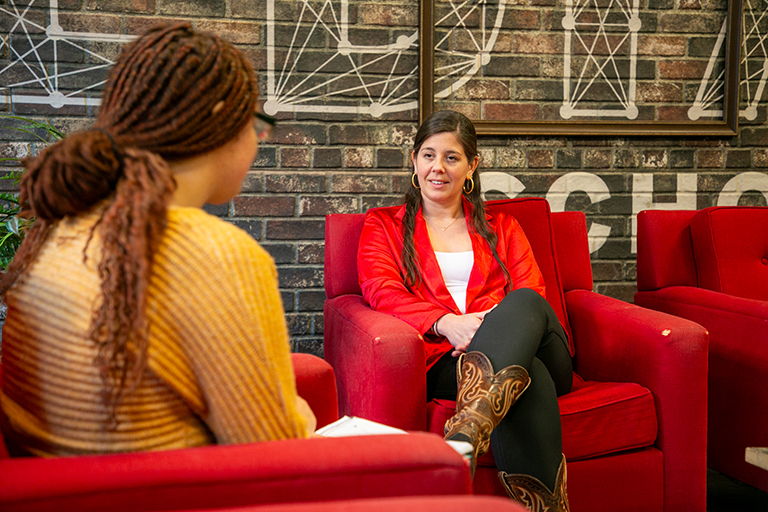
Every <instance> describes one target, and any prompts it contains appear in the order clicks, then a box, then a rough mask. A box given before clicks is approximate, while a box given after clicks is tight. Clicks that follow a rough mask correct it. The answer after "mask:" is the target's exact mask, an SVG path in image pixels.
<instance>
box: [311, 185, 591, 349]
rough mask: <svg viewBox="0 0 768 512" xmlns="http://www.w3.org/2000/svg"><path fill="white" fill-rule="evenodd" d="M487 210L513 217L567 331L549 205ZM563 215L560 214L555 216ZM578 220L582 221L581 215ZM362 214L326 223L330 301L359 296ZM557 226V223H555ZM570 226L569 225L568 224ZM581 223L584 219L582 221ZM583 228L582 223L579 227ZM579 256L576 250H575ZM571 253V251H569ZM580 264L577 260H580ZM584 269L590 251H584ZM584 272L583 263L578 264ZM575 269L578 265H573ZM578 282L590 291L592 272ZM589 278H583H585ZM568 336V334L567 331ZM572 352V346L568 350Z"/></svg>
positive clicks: (529, 202) (516, 202)
mask: <svg viewBox="0 0 768 512" xmlns="http://www.w3.org/2000/svg"><path fill="white" fill-rule="evenodd" d="M487 208H488V210H489V211H490V212H494V211H505V212H507V213H509V214H511V215H512V216H514V217H515V218H516V219H517V221H518V222H519V223H520V225H521V226H522V228H523V231H525V234H526V236H527V237H528V240H529V242H530V243H531V247H532V248H533V253H534V256H535V257H536V262H537V263H538V264H539V267H540V268H541V272H542V274H543V275H544V281H545V283H546V286H547V300H548V302H549V303H550V305H551V306H552V308H553V309H554V310H555V312H556V313H557V316H558V318H560V321H561V322H562V324H563V325H564V326H565V328H566V330H568V329H569V324H568V314H567V311H566V308H565V299H564V296H563V290H564V287H563V281H562V279H561V277H560V271H559V269H558V260H557V249H556V246H555V229H554V226H553V223H554V221H553V216H552V215H551V214H550V210H549V203H548V202H547V201H546V199H543V198H540V197H530V198H520V199H504V200H499V201H489V202H488V203H487ZM555 215H562V214H555ZM575 215H576V217H572V216H571V217H568V216H565V217H563V218H562V222H563V223H564V225H570V224H572V223H573V222H576V223H578V222H579V221H578V218H577V217H578V214H575ZM580 215H581V217H580V218H581V219H583V214H580ZM364 219H365V214H361V213H358V214H331V215H328V216H327V217H326V221H325V293H326V297H327V298H329V299H331V298H334V297H337V296H339V295H345V294H355V295H361V294H362V292H361V291H360V285H359V284H358V281H357V246H358V243H359V241H360V233H361V232H362V229H363V221H364ZM558 223H560V221H558ZM569 223H570V224H569ZM582 223H583V220H582ZM582 225H584V226H585V224H582ZM584 243H586V228H584ZM574 252H575V253H578V252H579V251H574ZM568 253H569V254H570V251H568ZM582 260H583V258H582ZM579 261H580V260H579ZM586 261H587V266H588V263H589V251H588V250H587V252H586ZM581 263H582V265H581V267H580V268H581V269H582V270H583V262H581ZM576 265H577V266H578V264H576ZM580 275H581V282H584V281H585V279H588V280H589V284H588V288H589V289H591V288H592V282H591V281H592V275H591V270H589V271H587V272H584V271H582V272H581V273H580ZM587 275H588V277H585V276H587ZM569 335H570V332H569ZM571 352H573V347H571Z"/></svg>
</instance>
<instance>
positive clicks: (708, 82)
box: [688, 17, 728, 121]
mask: <svg viewBox="0 0 768 512" xmlns="http://www.w3.org/2000/svg"><path fill="white" fill-rule="evenodd" d="M727 27H728V17H726V18H725V19H724V20H723V25H722V26H721V27H720V32H719V33H718V35H717V40H716V41H715V46H714V48H712V54H711V55H710V57H709V62H707V69H706V71H704V76H703V77H702V78H701V83H700V84H699V90H698V92H697V93H696V99H695V100H694V101H693V105H692V106H691V107H690V108H689V109H688V119H690V120H691V121H696V120H698V119H701V118H713V119H718V118H719V119H722V117H723V109H722V108H721V107H720V108H718V106H722V101H723V96H724V93H723V91H724V89H725V67H723V69H721V70H720V72H719V73H718V75H717V77H715V78H714V79H713V77H712V75H713V72H714V69H715V64H716V63H717V62H719V61H720V60H722V58H723V56H722V53H721V49H722V47H723V42H724V41H725V35H726V32H727V30H726V29H727Z"/></svg>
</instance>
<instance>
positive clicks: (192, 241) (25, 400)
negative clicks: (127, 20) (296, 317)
mask: <svg viewBox="0 0 768 512" xmlns="http://www.w3.org/2000/svg"><path fill="white" fill-rule="evenodd" d="M257 94H258V92H257V83H256V78H255V76H254V72H253V70H252V68H251V66H250V65H249V63H248V62H247V61H246V59H245V58H244V56H243V55H242V54H241V53H240V52H239V51H238V50H237V49H235V48H234V47H233V46H232V45H231V44H229V43H226V42H224V41H222V40H220V39H219V38H218V37H216V36H214V35H209V34H202V33H199V32H196V31H194V30H192V28H191V27H190V26H189V25H188V24H177V25H170V26H169V25H165V26H160V27H157V28H154V29H152V30H150V31H148V32H147V33H146V34H144V35H143V36H142V37H140V38H139V39H138V40H136V41H135V42H134V43H132V44H131V45H130V46H129V47H128V48H126V50H125V51H124V52H123V54H122V55H121V56H120V58H119V60H118V62H117V64H116V65H115V67H114V68H113V69H112V71H111V74H110V76H109V80H108V85H107V89H106V92H105V94H104V99H103V103H102V107H101V109H100V111H99V113H98V117H97V119H96V122H95V125H94V127H93V128H92V129H90V130H86V131H83V132H80V133H76V134H73V135H71V136H69V137H67V138H65V139H64V140H62V141H60V142H58V143H57V144H55V145H53V146H50V147H48V148H46V149H45V150H43V151H42V152H41V153H40V155H39V156H37V157H35V158H32V159H28V160H27V161H25V162H24V163H25V166H26V172H25V173H24V175H23V178H22V180H21V194H20V202H21V204H22V213H23V215H26V216H29V217H34V218H35V219H36V220H35V223H34V226H33V227H32V228H31V229H30V231H29V233H28V235H27V237H26V239H25V240H24V243H23V244H22V246H21V247H20V249H19V251H18V253H17V256H16V258H15V259H14V261H13V263H12V265H11V267H10V268H9V270H8V272H7V273H6V275H5V276H4V277H3V280H2V282H1V283H0V289H1V290H2V292H3V296H4V299H5V302H6V304H7V305H8V316H7V319H6V322H5V326H4V328H3V346H2V350H3V353H2V357H3V382H2V393H1V394H0V400H2V411H3V413H4V418H2V427H3V433H4V435H5V436H6V439H7V440H8V444H9V445H10V446H11V447H12V449H13V451H14V452H16V453H17V454H34V455H76V454H89V453H105V452H123V451H137V450H155V449H166V448H179V447H189V446H199V445H206V444H212V443H241V442H250V441H259V440H270V439H284V438H295V437H307V436H308V435H309V434H310V433H311V432H312V431H313V430H314V416H313V415H312V412H311V411H310V410H309V407H308V406H307V404H306V402H304V401H303V400H302V399H300V398H299V397H298V396H297V394H296V388H295V383H294V376H293V370H292V366H291V360H290V353H289V346H288V336H287V329H286V325H285V320H284V313H283V309H282V304H281V301H280V295H279V292H278V289H277V280H276V270H275V266H274V262H273V261H272V259H271V258H270V257H269V255H268V254H267V253H266V251H264V250H263V249H262V248H261V247H260V246H259V245H258V244H257V243H256V242H255V241H254V240H253V239H252V238H251V237H250V236H249V235H247V234H246V233H245V232H244V231H241V230H240V229H238V228H236V227H234V226H232V225H231V224H228V223H226V222H224V221H221V220H219V219H217V218H215V217H213V216H210V215H208V214H206V213H205V212H204V211H203V210H202V209H201V207H202V206H203V204H204V203H212V204H217V203H226V202H227V201H229V200H230V199H231V198H232V197H233V196H234V195H236V194H237V193H238V192H239V190H240V186H241V184H242V181H243V178H244V176H245V174H246V172H247V171H248V169H249V167H250V166H251V164H252V162H253V160H254V158H255V157H256V153H257V142H258V140H259V138H260V137H263V136H264V135H265V134H266V131H267V130H261V128H260V127H258V126H255V125H254V119H256V120H257V121H258V120H259V119H262V120H264V119H265V118H266V116H264V115H263V114H260V113H258V112H257V106H258V105H257ZM254 116H256V118H254ZM267 120H269V119H267ZM260 132H263V133H260Z"/></svg>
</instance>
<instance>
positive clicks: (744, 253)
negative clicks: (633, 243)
mask: <svg viewBox="0 0 768 512" xmlns="http://www.w3.org/2000/svg"><path fill="white" fill-rule="evenodd" d="M637 248H638V249H637V288H638V290H640V291H648V290H657V289H659V288H663V287H667V286H695V287H699V288H705V289H708V290H713V291H716V292H721V293H727V294H729V295H735V296H738V297H745V298H749V299H758V300H768V208H765V207H744V206H713V207H710V208H705V209H703V210H699V211H696V210H672V211H663V210H647V211H643V212H640V214H638V216H637Z"/></svg>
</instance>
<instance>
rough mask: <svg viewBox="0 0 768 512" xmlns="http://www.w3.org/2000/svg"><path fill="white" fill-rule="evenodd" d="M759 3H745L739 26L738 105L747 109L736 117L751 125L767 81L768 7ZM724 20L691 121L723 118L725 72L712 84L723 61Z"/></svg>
mask: <svg viewBox="0 0 768 512" xmlns="http://www.w3.org/2000/svg"><path fill="white" fill-rule="evenodd" d="M761 4H762V2H761V0H745V4H744V9H743V14H742V23H741V59H740V61H739V92H740V102H744V103H745V104H746V107H745V108H743V109H740V110H739V116H740V117H743V118H744V119H747V120H749V121H752V120H754V119H756V118H757V107H758V105H759V104H760V100H761V99H762V97H763V91H764V90H765V83H766V79H768V50H767V49H766V44H765V39H766V37H768V6H766V5H764V4H762V5H761ZM727 22H728V20H727V18H726V19H725V20H723V26H722V28H721V29H720V34H719V35H718V38H717V42H716V44H715V47H714V48H713V49H712V54H711V55H710V57H709V64H708V66H707V71H706V72H705V74H704V77H703V78H702V80H701V84H700V85H699V91H698V94H697V95H696V101H695V102H694V104H693V106H692V107H691V108H690V109H689V111H688V117H689V118H690V119H692V120H696V119H699V118H701V117H713V118H718V117H720V118H722V115H723V111H722V109H719V108H717V105H719V104H721V103H722V99H723V87H724V83H725V82H724V78H725V70H724V69H723V70H721V71H720V73H719V74H718V76H717V77H716V78H715V79H714V80H713V79H712V74H713V67H714V64H715V62H716V61H718V60H719V59H722V56H721V51H720V50H721V47H722V45H723V41H724V39H725V35H726V24H727Z"/></svg>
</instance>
